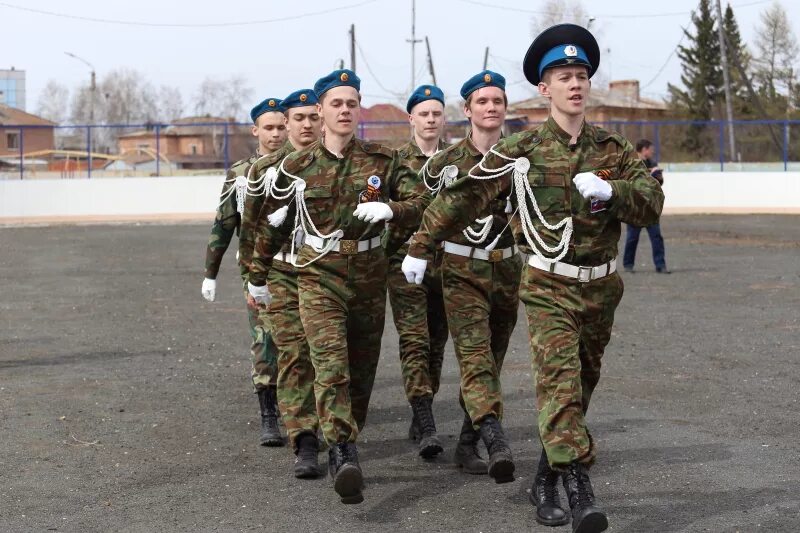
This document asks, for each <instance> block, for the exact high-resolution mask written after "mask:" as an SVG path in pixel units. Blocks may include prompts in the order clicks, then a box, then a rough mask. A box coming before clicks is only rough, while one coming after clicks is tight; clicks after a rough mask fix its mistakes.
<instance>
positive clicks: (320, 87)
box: [314, 68, 361, 98]
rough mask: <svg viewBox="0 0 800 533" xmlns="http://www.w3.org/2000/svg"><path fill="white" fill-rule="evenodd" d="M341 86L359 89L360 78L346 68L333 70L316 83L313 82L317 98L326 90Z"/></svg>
mask: <svg viewBox="0 0 800 533" xmlns="http://www.w3.org/2000/svg"><path fill="white" fill-rule="evenodd" d="M342 86H347V87H352V88H354V89H355V90H356V91H360V90H361V78H359V77H358V76H356V73H355V72H353V71H352V70H349V69H346V68H345V69H340V70H334V71H333V72H331V73H330V74H328V75H327V76H325V77H324V78H320V79H319V80H317V83H315V84H314V92H315V93H317V98H319V97H320V96H322V95H323V94H324V93H325V92H326V91H330V90H331V89H333V88H334V87H342Z"/></svg>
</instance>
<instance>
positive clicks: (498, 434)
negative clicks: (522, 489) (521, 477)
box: [481, 416, 514, 483]
mask: <svg viewBox="0 0 800 533" xmlns="http://www.w3.org/2000/svg"><path fill="white" fill-rule="evenodd" d="M481 438H482V439H483V443H484V444H485V445H486V449H487V450H488V451H489V475H490V476H491V477H492V478H494V482H495V483H508V482H510V481H514V459H513V458H512V457H511V447H510V446H509V445H508V440H507V439H506V436H505V434H504V433H503V427H502V426H501V425H500V421H499V420H497V418H495V417H494V416H487V417H486V418H484V419H483V421H482V422H481Z"/></svg>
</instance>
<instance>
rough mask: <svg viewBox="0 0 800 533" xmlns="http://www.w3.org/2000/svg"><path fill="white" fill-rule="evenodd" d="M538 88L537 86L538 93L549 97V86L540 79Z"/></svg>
mask: <svg viewBox="0 0 800 533" xmlns="http://www.w3.org/2000/svg"><path fill="white" fill-rule="evenodd" d="M538 88H539V94H541V95H542V96H544V97H545V98H550V87H548V86H547V84H546V83H545V82H543V81H540V82H539V85H538Z"/></svg>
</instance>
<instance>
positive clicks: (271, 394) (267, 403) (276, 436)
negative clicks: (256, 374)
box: [258, 386, 283, 446]
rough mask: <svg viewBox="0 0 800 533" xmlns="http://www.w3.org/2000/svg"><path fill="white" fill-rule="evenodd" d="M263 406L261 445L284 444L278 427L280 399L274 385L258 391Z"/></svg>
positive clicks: (259, 401) (260, 403)
mask: <svg viewBox="0 0 800 533" xmlns="http://www.w3.org/2000/svg"><path fill="white" fill-rule="evenodd" d="M258 404H259V405H260V406H261V445H262V446H283V437H282V436H281V430H280V428H278V399H277V397H276V389H275V387H274V386H270V387H267V388H265V389H261V390H259V391H258Z"/></svg>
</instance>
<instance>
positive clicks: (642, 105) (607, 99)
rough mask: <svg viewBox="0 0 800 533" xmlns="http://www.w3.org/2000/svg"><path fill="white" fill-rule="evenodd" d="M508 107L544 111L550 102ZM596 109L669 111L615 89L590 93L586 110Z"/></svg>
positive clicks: (532, 101) (530, 100)
mask: <svg viewBox="0 0 800 533" xmlns="http://www.w3.org/2000/svg"><path fill="white" fill-rule="evenodd" d="M637 91H638V86H637ZM508 107H509V110H510V111H519V110H522V109H544V108H548V107H550V100H548V99H547V98H545V97H544V96H534V97H533V98H528V99H527V100H522V101H521V102H514V103H512V104H510V105H509V106H508ZM595 107H618V108H624V109H658V110H666V109H667V105H666V104H665V103H664V102H659V101H657V100H651V99H649V98H641V97H636V96H635V95H632V94H630V93H629V92H626V91H621V90H614V89H611V90H609V89H592V90H591V91H589V99H588V100H587V102H586V108H587V109H591V108H595Z"/></svg>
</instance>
